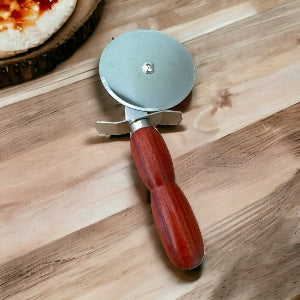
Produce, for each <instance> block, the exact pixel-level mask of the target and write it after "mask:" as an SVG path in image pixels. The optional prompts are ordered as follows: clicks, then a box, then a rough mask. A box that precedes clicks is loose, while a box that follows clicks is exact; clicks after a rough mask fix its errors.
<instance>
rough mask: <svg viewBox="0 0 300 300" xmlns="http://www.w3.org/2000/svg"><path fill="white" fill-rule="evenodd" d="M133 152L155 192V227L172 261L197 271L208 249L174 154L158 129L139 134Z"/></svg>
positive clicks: (135, 138) (152, 205)
mask: <svg viewBox="0 0 300 300" xmlns="http://www.w3.org/2000/svg"><path fill="white" fill-rule="evenodd" d="M131 151H132V156H133V159H134V162H135V165H136V167H137V169H138V172H139V174H140V176H141V178H142V180H143V181H144V183H145V185H146V186H147V188H148V189H149V190H150V193H151V207H152V212H153V217H154V221H155V225H156V228H157V231H158V234H159V237H160V239H161V241H162V244H163V246H164V249H165V251H166V253H167V255H168V257H169V259H170V260H171V262H172V263H173V264H174V265H175V266H177V267H178V268H180V269H188V270H190V269H194V268H196V267H198V266H199V265H200V263H201V261H202V258H203V254H204V246H203V240H202V236H201V233H200V230H199V226H198V223H197V221H196V218H195V216H194V214H193V211H192V209H191V207H190V205H189V203H188V201H187V199H186V197H185V195H184V194H183V192H182V191H181V189H180V188H179V187H178V185H177V184H176V183H175V175H174V168H173V163H172V159H171V156H170V153H169V151H168V149H167V146H166V144H165V142H164V140H163V138H162V137H161V135H160V133H159V132H158V131H157V130H156V128H154V127H151V126H149V127H145V128H141V129H139V130H137V131H135V132H134V133H133V134H132V137H131Z"/></svg>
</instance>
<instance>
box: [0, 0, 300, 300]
mask: <svg viewBox="0 0 300 300" xmlns="http://www.w3.org/2000/svg"><path fill="white" fill-rule="evenodd" d="M112 15H113V17H112ZM136 28H152V29H158V30H163V31H164V32H166V33H169V34H170V35H172V36H174V37H175V38H177V39H178V40H179V41H181V42H183V43H184V45H185V47H186V48H187V50H188V51H189V52H190V53H191V55H192V57H193V60H194V62H195V65H196V82H195V87H194V89H193V92H192V94H191V96H190V97H189V98H187V99H186V100H185V101H184V102H183V103H182V104H180V105H179V106H178V107H176V108H177V109H180V110H182V111H183V112H184V120H183V123H182V125H180V126H178V127H176V128H166V127H161V128H160V131H161V133H162V135H163V137H164V139H165V140H166V143H167V145H168V147H169V150H170V153H171V156H172V157H173V162H174V166H175V170H176V179H177V183H178V184H179V185H180V187H181V188H182V190H183V192H184V193H185V195H186V196H187V199H188V200H189V202H190V204H191V207H192V209H193V211H194V213H195V216H196V219H197V220H198V222H199V225H200V228H201V229H202V234H203V238H204V241H205V244H206V259H205V261H204V265H203V267H202V269H200V270H198V271H197V272H184V271H178V270H176V269H175V268H173V266H172V265H171V264H170V263H169V262H168V259H167V258H166V256H165V254H164V252H163V249H162V247H161V245H160V242H159V239H158V236H157V234H156V231H155V227H154V223H153V220H152V216H151V208H150V205H149V203H148V202H147V200H148V193H147V190H146V188H145V186H144V184H143V183H142V182H141V180H140V179H139V176H138V174H137V172H136V170H135V167H134V165H133V162H132V160H131V158H130V147H129V137H128V136H122V137H118V138H117V137H114V138H111V139H109V138H108V137H105V136H97V133H96V130H95V129H94V128H93V124H94V123H95V121H97V120H101V119H102V120H111V121H117V120H122V119H123V118H124V111H123V108H122V107H121V106H120V105H119V104H117V103H116V102H115V101H113V100H112V99H111V98H110V97H109V95H107V93H106V92H105V90H104V89H103V87H102V86H101V83H100V82H99V77H98V74H97V72H98V71H97V65H98V61H99V57H100V54H101V51H102V50H103V49H104V47H105V46H106V44H107V43H108V42H109V41H110V39H111V38H112V37H114V36H116V35H118V34H121V33H123V32H125V31H128V30H131V29H136ZM299 28H300V3H299V1H297V0H293V1H292V0H290V1H289V0H280V1H272V0H266V1H259V0H253V1H251V0H250V1H245V0H235V1H233V0H232V1H225V0H224V1H219V0H211V1H204V0H203V1H202V0H197V1H193V0H185V1H172V0H166V1H158V0H154V1H151V2H147V3H145V1H139V0H132V1H117V0H110V1H106V3H105V5H104V8H103V16H102V20H101V23H100V26H98V27H97V28H96V30H95V31H94V33H93V34H92V36H91V38H90V39H88V40H87V41H86V42H85V44H84V45H82V47H80V48H78V49H77V51H76V52H75V53H74V55H72V56H71V57H70V58H69V59H67V60H66V61H64V62H62V63H61V64H60V65H58V66H57V68H56V69H55V70H54V71H53V72H50V73H49V74H47V75H45V76H42V77H40V78H38V79H35V80H33V81H30V82H26V83H23V84H21V85H18V86H14V87H7V88H4V89H1V90H0V128H1V131H0V278H1V279H0V295H1V296H0V298H4V299H30V298H34V299H75V298H83V299H99V295H101V296H102V298H103V299H177V298H183V299H272V300H273V299H290V298H292V297H294V296H296V295H297V294H298V293H299V292H300V290H299V278H300V274H299V270H300V266H299V254H300V253H299V251H300V250H299V249H300V246H299V244H300V236H299V202H300V201H299V195H300V186H299V182H300V178H299V169H300V159H299V157H300V153H299V152H300V145H299V142H300V133H299V128H300V123H299V120H300V118H299V116H300V106H299V105H300V104H299V99H300V98H299V95H300V85H299V82H300V64H299V62H300V43H299V39H300V36H299Z"/></svg>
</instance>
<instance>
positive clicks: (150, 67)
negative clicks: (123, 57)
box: [142, 61, 155, 74]
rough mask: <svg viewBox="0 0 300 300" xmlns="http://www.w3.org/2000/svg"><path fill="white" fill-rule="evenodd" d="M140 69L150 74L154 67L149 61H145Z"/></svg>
mask: <svg viewBox="0 0 300 300" xmlns="http://www.w3.org/2000/svg"><path fill="white" fill-rule="evenodd" d="M142 71H143V72H144V73H145V74H152V73H154V71H155V69H154V64H153V63H152V62H150V61H147V62H145V63H143V65H142Z"/></svg>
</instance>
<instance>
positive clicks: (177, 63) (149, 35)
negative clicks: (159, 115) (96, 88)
mask: <svg viewBox="0 0 300 300" xmlns="http://www.w3.org/2000/svg"><path fill="white" fill-rule="evenodd" d="M99 73H100V78H101V81H102V83H103V85H104V87H105V88H106V90H107V91H108V92H109V93H110V95H111V96H112V97H113V98H115V99H116V100H117V101H119V102H120V103H122V104H124V105H126V106H128V107H131V108H133V109H137V110H143V111H158V110H163V109H168V108H170V107H173V106H175V105H177V104H178V103H179V102H181V101H182V100H183V99H184V98H185V97H186V96H187V95H188V94H189V92H190V91H191V89H192V86H193V83H194V73H195V71H194V64H193V61H192V59H191V57H190V55H189V54H188V52H187V51H186V50H185V48H184V47H183V46H182V45H181V44H180V43H179V42H177V41H176V40H175V39H173V38H171V37H170V36H168V35H166V34H163V33H161V32H159V31H154V30H135V31H131V32H127V33H124V34H122V35H120V36H119V37H117V38H115V39H113V40H112V41H111V42H110V43H109V44H108V46H107V47H106V48H105V49H104V51H103V53H102V55H101V58H100V63H99Z"/></svg>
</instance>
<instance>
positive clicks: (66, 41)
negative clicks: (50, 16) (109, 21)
mask: <svg viewBox="0 0 300 300" xmlns="http://www.w3.org/2000/svg"><path fill="white" fill-rule="evenodd" d="M103 2H104V0H89V1H85V0H77V4H76V7H75V10H74V12H73V14H72V15H71V17H70V18H69V20H68V21H67V22H66V23H65V24H64V25H63V27H62V28H61V29H60V30H59V31H58V32H56V33H55V34H54V35H53V36H52V37H51V38H50V39H49V40H47V41H46V42H45V43H44V44H42V45H40V46H39V47H37V48H34V49H31V50H29V51H27V52H25V53H21V54H19V55H16V56H13V57H9V58H5V59H0V88H1V87H5V86H8V85H12V84H16V83H21V82H24V81H27V80H30V79H33V78H36V77H38V76H40V75H43V74H45V73H47V72H49V71H51V70H53V69H54V68H55V67H56V65H57V64H59V63H60V62H62V61H63V60H65V59H66V58H68V57H69V56H71V55H72V54H73V53H74V51H75V50H76V49H77V48H78V47H79V46H80V45H81V44H82V43H83V42H84V41H85V40H86V39H87V38H88V37H89V36H90V35H91V33H92V32H93V30H94V29H95V27H96V26H97V24H98V22H99V20H100V17H101V12H102V6H103Z"/></svg>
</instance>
